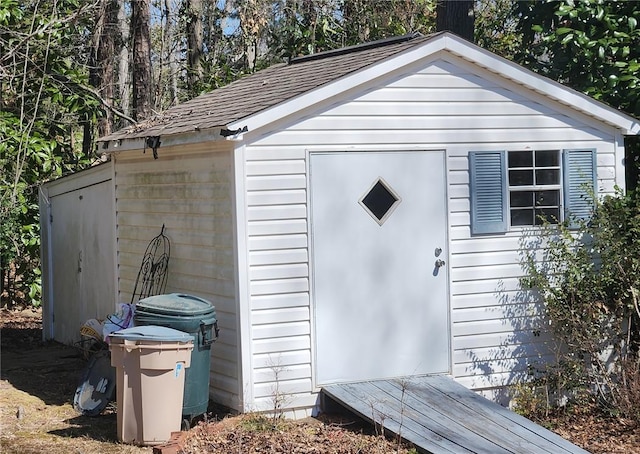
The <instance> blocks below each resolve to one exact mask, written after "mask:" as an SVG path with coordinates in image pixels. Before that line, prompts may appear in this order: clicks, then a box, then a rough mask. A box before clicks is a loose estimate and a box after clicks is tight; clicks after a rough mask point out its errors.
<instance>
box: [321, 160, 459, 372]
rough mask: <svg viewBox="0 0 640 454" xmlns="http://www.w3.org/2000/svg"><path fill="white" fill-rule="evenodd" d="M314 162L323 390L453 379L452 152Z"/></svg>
mask: <svg viewBox="0 0 640 454" xmlns="http://www.w3.org/2000/svg"><path fill="white" fill-rule="evenodd" d="M310 162H311V167H310V171H311V214H312V220H311V222H312V246H313V249H312V254H313V259H312V260H313V301H314V307H315V352H316V377H317V381H318V384H328V383H335V382H345V381H357V380H369V379H380V378H391V377H399V376H406V375H420V374H428V373H442V372H447V371H448V370H449V364H450V360H449V349H450V347H449V345H450V344H449V305H448V292H447V287H448V286H447V279H448V278H447V266H446V261H447V243H446V225H447V222H446V183H445V163H444V153H443V152H426V151H425V152H377V153H359V152H349V153H317V154H316V153H314V154H312V155H311V159H310Z"/></svg>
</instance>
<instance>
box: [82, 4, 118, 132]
mask: <svg viewBox="0 0 640 454" xmlns="http://www.w3.org/2000/svg"><path fill="white" fill-rule="evenodd" d="M117 12H118V3H117V1H116V0H101V2H100V7H99V8H98V10H97V11H96V21H95V30H94V34H93V39H92V52H91V66H90V71H89V79H90V83H91V85H92V86H93V87H95V88H96V90H97V91H98V93H100V96H101V97H102V99H103V100H105V101H106V102H107V103H108V104H109V106H112V107H113V104H114V73H113V61H114V59H115V36H116V35H115V33H114V31H115V30H114V29H115V28H116V27H117ZM112 128H113V112H112V111H111V110H110V109H108V108H107V109H105V116H104V117H102V118H100V119H99V120H98V136H104V135H107V134H109V133H111V131H112Z"/></svg>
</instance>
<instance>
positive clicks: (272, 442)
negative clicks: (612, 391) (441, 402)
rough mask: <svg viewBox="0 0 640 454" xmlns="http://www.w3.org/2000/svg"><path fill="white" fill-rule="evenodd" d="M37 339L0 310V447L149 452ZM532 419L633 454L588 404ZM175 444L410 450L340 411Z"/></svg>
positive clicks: (637, 445)
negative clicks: (92, 413)
mask: <svg viewBox="0 0 640 454" xmlns="http://www.w3.org/2000/svg"><path fill="white" fill-rule="evenodd" d="M41 339H42V322H41V313H40V311H33V310H31V309H27V310H20V311H19V310H8V309H1V310H0V346H1V356H0V358H1V366H0V372H1V380H0V427H2V430H1V431H0V452H7V453H40V452H43V451H46V452H47V453H48V454H62V453H68V452H73V453H125V454H126V453H131V454H138V453H151V452H152V449H151V448H150V447H136V446H130V445H123V444H121V443H119V442H118V440H117V431H116V415H115V410H114V408H113V407H111V408H108V409H107V410H106V411H105V412H104V413H103V414H102V415H99V416H97V417H93V418H90V417H85V416H81V415H79V414H78V413H76V412H75V410H74V409H73V406H72V401H73V394H74V392H75V387H76V385H77V381H78V378H79V376H80V374H81V372H82V369H83V368H84V366H85V365H86V359H85V358H84V357H83V355H82V353H81V351H80V350H78V349H77V348H73V347H68V346H63V345H60V344H57V343H54V342H48V343H43V342H42V340H41ZM212 410H213V409H212ZM536 422H538V423H539V424H542V425H544V426H545V427H547V428H549V429H551V430H554V431H555V432H557V433H559V434H560V435H561V436H563V437H564V438H566V439H568V440H570V441H572V442H573V443H575V444H577V445H578V446H581V447H582V448H584V449H586V450H587V451H589V452H592V453H594V454H605V453H607V454H622V453H640V427H639V426H638V425H637V424H635V423H633V422H631V421H627V420H623V419H620V418H614V417H611V416H607V415H605V414H602V413H601V412H599V411H598V410H597V409H595V408H582V410H581V411H579V412H572V413H571V414H567V413H562V414H557V415H552V416H548V417H545V418H542V419H540V420H538V421H536ZM182 447H183V450H184V452H185V453H192V454H201V453H230V452H237V453H336V454H337V453H345V454H346V453H372V454H376V453H381V454H382V453H385V454H386V453H405V454H407V453H411V452H415V451H413V450H412V449H411V447H410V446H406V445H399V444H398V443H397V440H394V439H389V438H385V437H384V436H381V435H380V434H379V433H377V432H376V430H375V428H373V427H371V426H370V425H369V424H367V423H366V422H364V421H361V420H359V419H358V418H357V417H356V416H354V415H351V414H348V413H345V414H341V415H324V416H321V417H320V418H308V419H305V420H302V421H283V420H278V419H272V418H269V417H264V416H260V415H241V416H229V415H226V414H224V413H222V412H213V413H211V414H208V415H207V418H206V419H205V421H202V422H200V423H199V424H198V425H196V427H194V428H192V429H191V430H190V431H189V432H187V433H185V434H184V436H183V439H182Z"/></svg>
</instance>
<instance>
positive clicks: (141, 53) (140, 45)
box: [131, 0, 151, 121]
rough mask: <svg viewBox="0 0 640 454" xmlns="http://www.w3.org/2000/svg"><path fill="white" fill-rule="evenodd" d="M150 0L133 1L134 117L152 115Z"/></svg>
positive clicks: (138, 118)
mask: <svg viewBox="0 0 640 454" xmlns="http://www.w3.org/2000/svg"><path fill="white" fill-rule="evenodd" d="M149 20H150V9H149V0H133V1H132V2H131V34H132V36H133V68H132V69H133V84H132V85H133V118H135V119H136V121H140V120H144V119H145V118H149V117H150V116H151V38H150V32H149Z"/></svg>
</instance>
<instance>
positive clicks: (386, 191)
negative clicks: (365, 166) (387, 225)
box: [359, 177, 401, 225]
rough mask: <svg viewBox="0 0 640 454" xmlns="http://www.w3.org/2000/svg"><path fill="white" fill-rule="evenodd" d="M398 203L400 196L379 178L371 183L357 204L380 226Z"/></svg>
mask: <svg viewBox="0 0 640 454" xmlns="http://www.w3.org/2000/svg"><path fill="white" fill-rule="evenodd" d="M400 201H401V199H400V196H398V194H396V193H395V191H394V190H393V189H391V187H390V186H389V184H388V183H387V182H386V181H384V179H382V178H381V177H380V178H378V179H377V180H376V181H375V182H374V183H373V185H372V186H371V187H370V188H369V190H368V191H367V192H366V193H365V194H364V196H363V197H362V198H361V199H360V201H359V202H360V205H362V207H363V208H364V209H365V211H366V212H367V213H369V214H370V215H371V217H372V218H373V219H375V221H376V222H377V223H378V224H380V225H382V224H384V222H385V221H386V220H387V219H388V218H389V216H390V215H391V213H392V212H393V210H395V208H396V207H397V206H398V204H399V203H400Z"/></svg>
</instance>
